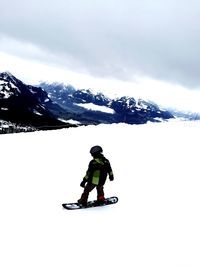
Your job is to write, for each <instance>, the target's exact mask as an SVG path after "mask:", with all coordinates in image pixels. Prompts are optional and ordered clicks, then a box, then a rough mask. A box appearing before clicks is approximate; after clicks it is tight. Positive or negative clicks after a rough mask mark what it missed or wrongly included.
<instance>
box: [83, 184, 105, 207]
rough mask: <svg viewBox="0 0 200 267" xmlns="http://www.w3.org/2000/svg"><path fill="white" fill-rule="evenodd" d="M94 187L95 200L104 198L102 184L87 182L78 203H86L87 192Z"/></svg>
mask: <svg viewBox="0 0 200 267" xmlns="http://www.w3.org/2000/svg"><path fill="white" fill-rule="evenodd" d="M95 187H96V190H97V200H99V201H102V200H104V188H103V185H94V184H90V183H87V184H86V186H85V188H84V191H83V194H82V195H81V198H80V199H79V203H82V204H86V203H87V201H88V196H89V193H90V192H91V191H92V190H93V189H94V188H95Z"/></svg>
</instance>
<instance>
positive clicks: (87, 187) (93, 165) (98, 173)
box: [78, 146, 114, 206]
mask: <svg viewBox="0 0 200 267" xmlns="http://www.w3.org/2000/svg"><path fill="white" fill-rule="evenodd" d="M90 153H91V155H92V157H93V159H92V160H91V161H90V163H89V166H88V170H87V172H86V175H85V177H84V178H83V181H82V182H81V184H80V186H81V187H83V188H84V191H83V193H82V195H81V198H80V199H79V200H78V203H79V204H81V205H83V206H86V205H87V201H88V196H89V193H90V192H91V191H92V190H93V189H94V188H95V187H96V190H97V202H99V204H101V203H102V204H103V203H104V201H105V197H104V184H105V182H106V178H107V175H109V179H110V181H113V180H114V176H113V172H112V168H111V165H110V162H109V160H108V159H106V158H105V157H104V155H103V154H102V153H103V149H102V148H101V147H100V146H93V147H92V148H91V149H90Z"/></svg>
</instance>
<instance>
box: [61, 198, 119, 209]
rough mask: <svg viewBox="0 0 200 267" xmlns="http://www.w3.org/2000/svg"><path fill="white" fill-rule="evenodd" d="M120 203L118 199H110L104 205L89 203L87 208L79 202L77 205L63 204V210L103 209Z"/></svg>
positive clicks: (94, 201) (93, 201)
mask: <svg viewBox="0 0 200 267" xmlns="http://www.w3.org/2000/svg"><path fill="white" fill-rule="evenodd" d="M117 202H118V197H108V198H106V199H105V201H104V202H103V203H98V202H97V201H96V200H92V201H88V203H87V206H83V205H81V204H79V203H77V202H75V203H63V204H62V206H63V208H65V209H67V210H77V209H87V208H92V207H102V206H106V205H111V204H115V203H117Z"/></svg>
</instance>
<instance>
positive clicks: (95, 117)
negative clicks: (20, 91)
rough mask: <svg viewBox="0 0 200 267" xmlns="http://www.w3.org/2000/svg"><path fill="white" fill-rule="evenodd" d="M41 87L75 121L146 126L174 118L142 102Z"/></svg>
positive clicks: (51, 85) (87, 91)
mask: <svg viewBox="0 0 200 267" xmlns="http://www.w3.org/2000/svg"><path fill="white" fill-rule="evenodd" d="M40 87H42V88H43V89H44V90H45V91H47V92H48V95H49V97H50V98H51V99H52V100H53V101H54V102H55V103H57V104H59V105H60V106H61V107H62V108H63V109H65V110H66V111H68V112H70V111H71V112H73V114H72V119H76V120H78V121H80V122H82V123H85V122H86V123H89V124H91V123H96V124H98V123H101V122H103V123H120V122H124V123H129V124H142V123H146V122H148V121H152V122H158V121H162V120H167V119H170V118H173V115H172V114H171V113H170V112H168V111H166V110H163V109H160V108H159V107H158V105H156V104H154V103H151V102H147V101H144V100H142V99H138V100H136V99H135V98H133V97H126V96H123V97H120V98H116V99H111V98H108V97H106V96H105V95H104V94H102V93H98V94H94V93H92V92H91V91H90V90H89V89H81V90H76V89H75V88H74V87H72V86H71V85H68V86H65V85H63V84H54V83H53V84H48V83H41V84H40Z"/></svg>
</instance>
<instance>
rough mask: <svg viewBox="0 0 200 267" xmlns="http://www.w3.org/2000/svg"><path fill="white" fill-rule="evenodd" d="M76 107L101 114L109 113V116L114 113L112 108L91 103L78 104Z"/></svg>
mask: <svg viewBox="0 0 200 267" xmlns="http://www.w3.org/2000/svg"><path fill="white" fill-rule="evenodd" d="M76 105H77V106H80V107H83V108H86V109H90V110H94V111H101V112H105V113H110V114H114V113H115V111H114V110H113V109H112V108H108V107H104V106H99V105H95V104H93V103H80V104H76Z"/></svg>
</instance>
